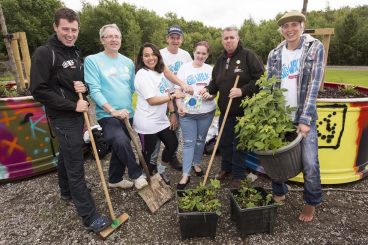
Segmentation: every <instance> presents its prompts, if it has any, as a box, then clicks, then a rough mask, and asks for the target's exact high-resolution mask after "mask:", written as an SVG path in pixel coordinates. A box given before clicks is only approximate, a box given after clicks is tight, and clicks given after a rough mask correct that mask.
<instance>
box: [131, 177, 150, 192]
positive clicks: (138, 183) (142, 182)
mask: <svg viewBox="0 0 368 245" xmlns="http://www.w3.org/2000/svg"><path fill="white" fill-rule="evenodd" d="M133 181H134V186H135V188H137V189H138V190H140V189H142V188H143V187H146V186H147V185H148V182H147V180H146V178H145V177H144V176H143V175H141V176H139V177H138V178H137V179H135V180H133Z"/></svg>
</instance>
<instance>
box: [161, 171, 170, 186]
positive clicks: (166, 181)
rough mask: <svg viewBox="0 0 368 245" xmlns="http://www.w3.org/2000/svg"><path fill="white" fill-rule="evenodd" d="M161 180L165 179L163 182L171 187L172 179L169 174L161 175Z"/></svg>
mask: <svg viewBox="0 0 368 245" xmlns="http://www.w3.org/2000/svg"><path fill="white" fill-rule="evenodd" d="M160 176H161V178H162V179H163V181H164V182H165V184H167V185H170V178H169V176H168V175H167V173H165V172H163V173H161V174H160Z"/></svg>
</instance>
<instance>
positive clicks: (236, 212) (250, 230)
mask: <svg viewBox="0 0 368 245" xmlns="http://www.w3.org/2000/svg"><path fill="white" fill-rule="evenodd" d="M254 189H256V190H258V191H259V192H261V195H262V196H264V197H265V196H266V195H267V192H266V191H265V190H264V189H263V188H261V187H255V188H254ZM229 191H230V214H231V219H232V220H233V221H235V222H236V226H237V227H238V230H239V231H240V234H241V236H242V237H244V236H247V235H249V234H254V233H270V234H272V233H273V229H274V225H275V220H276V214H277V207H278V205H277V204H275V203H274V202H273V201H272V203H271V204H270V205H267V206H261V207H255V208H241V207H240V206H239V204H238V203H237V202H236V200H235V197H234V195H236V194H237V193H238V189H230V190H229Z"/></svg>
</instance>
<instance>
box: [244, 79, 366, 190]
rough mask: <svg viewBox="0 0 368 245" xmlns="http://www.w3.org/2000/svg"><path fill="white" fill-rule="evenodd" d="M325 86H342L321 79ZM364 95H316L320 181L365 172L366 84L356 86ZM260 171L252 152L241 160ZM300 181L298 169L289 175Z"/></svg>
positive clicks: (347, 178)
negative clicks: (358, 96) (324, 96)
mask: <svg viewBox="0 0 368 245" xmlns="http://www.w3.org/2000/svg"><path fill="white" fill-rule="evenodd" d="M325 86H326V87H339V86H343V85H341V84H337V83H325ZM357 89H358V90H359V91H361V92H363V93H364V94H367V98H355V99H322V98H321V99H318V100H317V113H318V122H317V126H318V128H317V129H318V155H319V162H320V170H321V182H322V184H341V183H348V182H353V181H357V180H359V179H362V178H364V177H366V176H367V175H368V88H367V87H361V86H359V87H357ZM245 164H246V166H248V167H250V168H251V169H253V170H256V171H259V172H263V173H264V169H263V168H262V167H261V166H260V165H259V164H258V160H257V158H256V157H255V155H254V154H252V153H251V154H250V155H249V157H248V158H247V160H246V162H245ZM291 180H292V181H297V182H303V175H302V173H301V174H299V175H297V176H296V177H294V178H292V179H291Z"/></svg>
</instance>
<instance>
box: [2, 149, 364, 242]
mask: <svg viewBox="0 0 368 245" xmlns="http://www.w3.org/2000/svg"><path fill="white" fill-rule="evenodd" d="M107 159H109V155H108V156H107V157H105V159H104V160H103V165H104V170H105V172H106V171H107V166H108V164H107ZM208 161H209V156H205V157H204V159H203V167H205V165H206V164H207V163H208ZM218 165H219V157H216V158H215V161H214V164H213V169H212V170H211V176H210V178H211V177H214V174H215V173H216V172H217V170H218ZM85 167H86V178H87V180H88V183H89V186H90V187H91V188H92V192H93V195H94V197H95V200H96V204H97V206H98V209H99V210H100V212H102V213H104V214H108V209H107V206H106V204H105V202H104V197H103V192H102V187H101V184H100V181H99V177H98V173H97V170H96V166H95V164H94V161H93V160H92V159H90V158H89V159H87V160H86V164H85ZM170 175H171V181H172V187H173V188H175V185H176V183H177V182H178V181H179V179H180V173H179V172H177V171H175V170H172V169H171V170H170ZM199 180H200V178H198V177H192V181H191V183H190V185H189V187H194V186H195V185H196V184H198V182H199ZM229 182H230V181H229V180H225V181H224V182H223V185H222V186H223V188H222V190H221V200H222V216H221V217H220V218H219V222H218V227H217V235H216V238H215V239H210V238H192V239H187V240H184V241H182V240H181V238H180V230H179V224H178V219H177V216H176V200H175V199H174V198H173V199H172V200H171V201H170V202H168V203H166V204H165V205H164V206H163V207H161V209H160V210H159V211H158V212H157V213H156V214H151V213H150V212H149V210H148V208H147V206H146V204H145V203H144V202H143V200H142V199H141V198H140V197H139V196H138V194H137V191H136V190H134V189H131V190H121V189H118V190H117V189H111V190H110V194H111V198H112V202H113V206H114V210H115V212H116V214H117V215H120V214H122V213H124V212H126V213H128V214H129V216H130V219H129V220H128V222H126V223H124V224H123V225H122V226H121V227H120V228H119V229H118V230H116V231H115V232H114V233H113V234H112V235H111V236H110V237H108V238H107V240H106V241H102V240H101V239H100V238H99V237H98V236H96V235H95V234H93V233H90V232H87V231H86V230H85V228H84V227H83V226H82V224H81V222H80V220H79V218H78V216H77V214H76V212H75V209H74V206H73V205H72V204H71V203H66V202H64V201H61V200H60V199H59V192H58V187H57V175H56V173H55V172H53V173H49V174H46V175H43V176H40V177H36V178H33V179H29V180H24V181H21V182H16V183H8V184H2V185H0V213H1V219H0V227H1V229H0V245H6V244H55V243H58V244H349V245H351V244H367V241H368V228H367V226H368V193H367V190H368V179H367V178H366V179H364V180H361V181H358V182H354V183H350V184H344V185H334V186H324V188H333V189H334V190H325V191H324V202H323V204H322V205H321V206H320V207H319V208H318V209H317V213H316V217H315V219H314V221H313V222H312V223H308V224H307V223H302V222H300V221H299V220H298V214H299V212H300V210H301V208H302V205H303V202H302V192H300V191H297V190H296V191H291V192H290V193H289V194H288V196H287V201H286V204H285V205H283V206H281V207H279V208H278V214H277V219H276V224H275V229H274V233H273V234H254V235H249V236H247V237H246V238H241V237H240V236H239V232H238V231H237V229H236V226H235V225H234V223H233V222H232V221H231V219H230V214H229V200H228V196H227V190H226V188H227V187H229ZM255 185H256V186H262V187H265V188H270V181H269V179H268V178H266V177H265V176H263V175H259V178H258V179H257V180H256V181H255ZM289 185H290V187H291V188H293V189H300V188H302V185H300V184H295V183H289ZM337 188H339V189H342V190H339V191H337V190H336V189H337ZM351 190H355V192H353V191H351ZM357 191H365V193H362V192H360V193H359V192H357Z"/></svg>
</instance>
